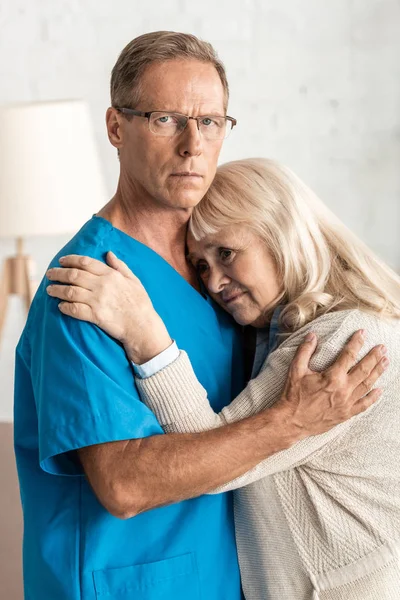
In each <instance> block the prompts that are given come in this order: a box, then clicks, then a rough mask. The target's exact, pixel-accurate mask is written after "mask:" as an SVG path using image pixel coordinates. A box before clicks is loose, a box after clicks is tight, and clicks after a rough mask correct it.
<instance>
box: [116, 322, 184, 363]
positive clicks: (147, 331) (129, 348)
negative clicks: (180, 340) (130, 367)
mask: <svg viewBox="0 0 400 600" xmlns="http://www.w3.org/2000/svg"><path fill="white" fill-rule="evenodd" d="M172 343H173V341H172V339H171V337H170V335H169V333H168V330H167V328H166V327H165V325H164V323H163V321H162V320H161V318H160V317H159V316H158V315H157V314H156V317H154V318H152V319H151V320H150V321H148V322H144V323H143V326H142V328H141V330H140V331H139V330H138V329H137V328H136V331H135V332H133V333H132V334H131V335H130V336H129V339H127V340H125V341H124V342H123V345H124V348H125V352H126V354H127V356H128V358H129V360H130V361H132V362H134V363H135V364H137V365H142V364H144V363H146V362H148V361H149V360H151V359H152V358H154V357H155V356H157V355H158V354H160V353H161V352H163V351H164V350H166V349H167V348H168V347H169V346H171V344H172Z"/></svg>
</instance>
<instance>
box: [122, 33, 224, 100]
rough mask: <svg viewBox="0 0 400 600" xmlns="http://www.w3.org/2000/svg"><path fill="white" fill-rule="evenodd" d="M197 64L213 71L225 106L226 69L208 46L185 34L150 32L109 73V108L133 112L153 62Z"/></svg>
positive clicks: (128, 49)
mask: <svg viewBox="0 0 400 600" xmlns="http://www.w3.org/2000/svg"><path fill="white" fill-rule="evenodd" d="M175 59H187V60H190V59H192V60H198V61H201V62H205V63H210V64H212V65H214V67H215V68H216V70H217V72H218V75H219V77H220V79H221V83H222V86H223V88H224V95H225V102H224V104H225V107H224V108H225V110H226V109H227V106H228V99H229V86H228V80H227V77H226V72H225V67H224V65H223V63H222V62H221V60H220V59H219V58H218V55H217V53H216V51H215V50H214V48H213V47H212V45H211V44H209V43H208V42H204V41H203V40H200V39H199V38H197V37H196V36H194V35H191V34H188V33H176V32H174V31H153V32H151V33H145V34H144V35H140V36H139V37H137V38H135V39H134V40H132V41H131V42H129V44H128V45H127V46H126V47H125V48H124V49H123V50H122V52H121V54H120V55H119V57H118V60H117V62H116V63H115V66H114V68H113V70H112V73H111V85H110V88H111V89H110V92H111V105H112V106H114V107H123V106H124V107H131V108H134V107H135V106H136V105H137V104H138V102H139V100H140V92H141V90H140V78H141V75H142V74H143V71H144V70H145V69H146V67H148V66H149V65H151V64H152V63H155V62H163V61H168V60H175Z"/></svg>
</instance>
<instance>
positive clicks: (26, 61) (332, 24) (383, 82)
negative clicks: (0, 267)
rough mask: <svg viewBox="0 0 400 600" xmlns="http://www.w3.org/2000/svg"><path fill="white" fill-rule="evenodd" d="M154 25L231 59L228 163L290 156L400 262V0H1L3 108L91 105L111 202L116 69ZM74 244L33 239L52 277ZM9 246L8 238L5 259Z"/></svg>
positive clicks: (5, 403)
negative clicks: (62, 102)
mask: <svg viewBox="0 0 400 600" xmlns="http://www.w3.org/2000/svg"><path fill="white" fill-rule="evenodd" d="M156 29H173V30H180V31H188V32H193V33H195V34H197V35H199V36H201V37H203V38H205V39H207V40H209V41H211V42H212V43H213V44H214V45H215V47H216V48H217V50H218V51H219V53H220V56H221V57H222V59H223V60H224V61H225V64H226V67H227V70H228V76H229V80H230V85H231V104H230V110H229V112H230V114H232V115H233V116H235V117H236V118H237V119H238V121H239V126H238V127H237V129H236V130H235V132H234V134H232V136H231V138H230V139H229V140H228V141H227V142H226V145H225V148H224V151H223V154H222V160H223V161H225V160H230V159H234V158H239V157H243V156H256V155H263V156H271V157H275V158H278V159H280V160H282V161H284V162H285V163H287V164H288V165H289V166H291V167H292V168H293V169H294V170H295V171H296V172H298V174H299V175H301V176H302V177H303V178H304V179H305V180H306V182H307V183H309V184H310V185H311V186H312V187H313V188H314V189H315V190H316V191H317V192H318V193H319V195H320V196H321V197H322V198H323V199H324V200H325V201H326V202H327V203H328V204H329V205H330V206H331V207H332V208H333V209H334V210H335V211H336V212H337V213H338V215H339V216H340V217H341V218H342V219H343V220H344V221H345V222H346V223H347V224H348V225H349V226H350V227H352V228H353V229H354V230H355V231H356V232H357V233H358V234H359V235H360V236H361V237H362V238H363V239H365V240H366V241H367V242H368V243H369V244H370V245H371V246H372V247H373V248H374V249H375V250H376V251H377V252H378V253H379V254H380V255H381V256H382V257H384V258H385V259H386V260H387V261H388V262H390V263H391V264H392V265H394V266H400V244H399V242H398V231H399V229H400V201H399V200H400V170H399V159H400V60H399V57H400V5H399V2H398V0H325V1H324V2H321V0H286V1H285V2H282V0H218V1H216V0H213V1H211V0H202V1H201V2H194V1H189V0H158V1H157V0H152V2H147V3H146V2H143V1H142V0H141V1H139V0H136V1H135V0H114V1H113V2H110V1H109V0H0V104H3V103H7V102H15V101H32V100H47V99H59V98H71V97H83V98H85V99H87V100H88V102H89V103H90V106H91V109H92V114H93V120H94V125H95V130H96V135H97V139H98V144H99V150H100V155H101V159H102V161H103V167H104V173H105V177H106V181H107V185H108V189H109V192H110V194H111V193H112V191H113V189H114V187H115V183H116V177H117V172H118V163H117V161H116V157H115V152H114V150H113V149H112V148H111V147H110V146H109V144H108V141H107V138H106V135H105V128H104V112H105V109H106V107H107V105H108V81H109V73H110V70H111V68H112V66H113V64H114V62H115V60H116V57H117V55H118V53H119V51H120V50H121V49H122V47H123V46H124V45H125V44H126V43H127V42H128V41H130V40H131V39H132V38H133V37H135V36H137V35H139V34H141V33H144V32H145V31H151V30H156ZM0 160H1V157H0ZM64 241H66V240H65V238H64V239H56V238H52V239H42V240H28V244H27V246H28V250H29V251H30V252H31V254H32V255H33V256H34V257H35V259H36V260H37V263H38V270H39V271H40V273H42V272H43V271H44V269H45V267H46V265H47V262H48V261H49V260H50V258H51V257H52V255H53V254H54V253H55V252H56V250H57V249H58V248H59V247H60V246H61V245H62V244H63V243H64ZM11 251H12V244H11V243H10V242H5V241H4V240H1V241H0V260H2V258H3V257H4V256H5V255H6V254H9V253H10V252H11ZM23 318H24V316H23V312H22V310H21V306H20V304H19V302H18V300H17V299H14V301H13V302H12V306H11V308H10V311H9V314H8V320H7V324H6V331H5V334H4V336H3V340H2V341H1V346H0V382H1V386H0V389H1V391H0V419H7V418H9V417H10V415H11V405H12V384H13V382H12V370H13V352H14V346H15V344H16V342H17V339H18V336H19V334H20V331H21V328H22V326H23Z"/></svg>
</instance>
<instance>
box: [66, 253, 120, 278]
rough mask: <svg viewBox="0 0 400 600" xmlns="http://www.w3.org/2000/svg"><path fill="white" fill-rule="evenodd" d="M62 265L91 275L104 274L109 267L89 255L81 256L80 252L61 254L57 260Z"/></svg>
mask: <svg viewBox="0 0 400 600" xmlns="http://www.w3.org/2000/svg"><path fill="white" fill-rule="evenodd" d="M58 262H59V263H60V265H62V266H63V267H69V268H75V269H81V270H82V271H87V272H88V273H92V274H93V275H106V274H107V273H108V271H109V269H110V267H108V266H107V265H105V264H104V263H103V262H101V260H97V258H91V257H90V256H81V255H80V254H68V255H67V256H62V257H61V258H60V259H59V261H58Z"/></svg>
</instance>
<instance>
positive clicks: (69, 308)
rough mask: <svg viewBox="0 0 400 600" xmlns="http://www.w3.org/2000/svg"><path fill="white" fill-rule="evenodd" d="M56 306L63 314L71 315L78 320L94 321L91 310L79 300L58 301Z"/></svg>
mask: <svg viewBox="0 0 400 600" xmlns="http://www.w3.org/2000/svg"><path fill="white" fill-rule="evenodd" d="M58 308H59V310H60V311H61V312H62V313H63V314H64V315H67V316H69V317H73V318H74V319H78V320H79V321H88V322H89V323H95V320H94V316H93V311H92V309H91V308H90V306H88V305H87V304H80V303H79V302H60V304H59V305H58ZM95 324H96V323H95Z"/></svg>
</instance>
